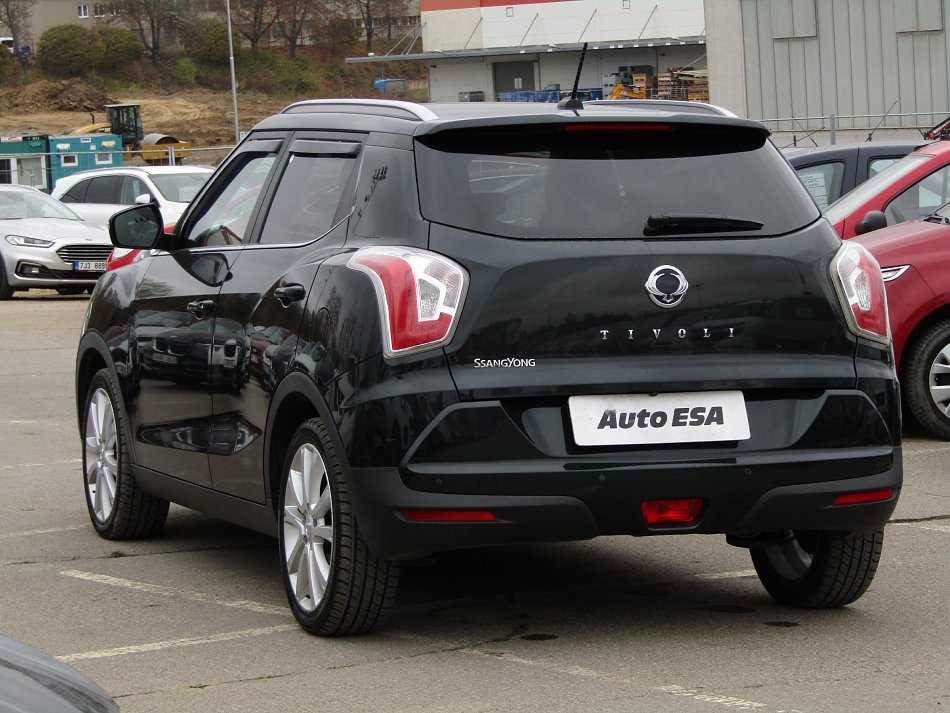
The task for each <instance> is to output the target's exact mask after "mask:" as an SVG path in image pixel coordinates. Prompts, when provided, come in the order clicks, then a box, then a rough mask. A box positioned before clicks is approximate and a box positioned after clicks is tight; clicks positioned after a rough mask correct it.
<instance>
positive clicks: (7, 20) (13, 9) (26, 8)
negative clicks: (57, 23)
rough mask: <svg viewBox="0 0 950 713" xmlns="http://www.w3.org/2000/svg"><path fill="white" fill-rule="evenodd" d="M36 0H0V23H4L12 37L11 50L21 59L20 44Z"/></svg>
mask: <svg viewBox="0 0 950 713" xmlns="http://www.w3.org/2000/svg"><path fill="white" fill-rule="evenodd" d="M35 2H36V0H0V25H6V26H7V27H8V28H9V30H10V36H11V37H12V38H13V51H14V53H15V54H16V56H17V58H18V59H20V60H21V61H23V60H24V59H25V58H24V57H22V56H21V55H20V50H19V48H20V45H22V44H24V42H23V40H24V37H25V36H26V35H27V33H28V30H27V27H28V26H29V24H30V16H31V15H32V13H33V4H34V3H35Z"/></svg>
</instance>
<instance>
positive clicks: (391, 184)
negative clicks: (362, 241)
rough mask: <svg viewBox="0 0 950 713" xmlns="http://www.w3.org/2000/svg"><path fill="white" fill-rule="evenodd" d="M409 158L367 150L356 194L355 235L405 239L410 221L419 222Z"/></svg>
mask: <svg viewBox="0 0 950 713" xmlns="http://www.w3.org/2000/svg"><path fill="white" fill-rule="evenodd" d="M418 205H419V199H418V197H417V196H416V182H415V180H413V175H412V154H411V153H410V152H409V151H402V150H399V149H391V148H380V147H378V146H367V147H366V151H365V153H364V155H363V167H362V169H361V171H360V184H359V186H358V187H357V191H356V211H355V213H354V218H355V220H356V234H357V235H361V236H364V237H369V238H394V239H405V237H406V236H407V234H408V232H409V227H408V222H409V220H410V218H415V220H420V219H421V216H419V215H418Z"/></svg>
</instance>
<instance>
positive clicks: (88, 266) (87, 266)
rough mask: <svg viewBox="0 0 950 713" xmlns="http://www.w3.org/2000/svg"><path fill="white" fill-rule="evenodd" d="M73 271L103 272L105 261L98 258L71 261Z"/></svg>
mask: <svg viewBox="0 0 950 713" xmlns="http://www.w3.org/2000/svg"><path fill="white" fill-rule="evenodd" d="M73 271H74V272H105V271H106V263H105V261H99V260H77V261H75V262H74V263H73Z"/></svg>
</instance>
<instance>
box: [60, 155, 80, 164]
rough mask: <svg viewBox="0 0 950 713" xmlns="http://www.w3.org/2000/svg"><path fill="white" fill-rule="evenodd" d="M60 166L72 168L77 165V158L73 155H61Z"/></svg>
mask: <svg viewBox="0 0 950 713" xmlns="http://www.w3.org/2000/svg"><path fill="white" fill-rule="evenodd" d="M60 164H61V165H62V166H63V167H64V168H71V167H72V168H74V167H76V166H78V165H79V157H78V156H77V155H76V154H74V153H67V154H63V155H62V157H61V159H60Z"/></svg>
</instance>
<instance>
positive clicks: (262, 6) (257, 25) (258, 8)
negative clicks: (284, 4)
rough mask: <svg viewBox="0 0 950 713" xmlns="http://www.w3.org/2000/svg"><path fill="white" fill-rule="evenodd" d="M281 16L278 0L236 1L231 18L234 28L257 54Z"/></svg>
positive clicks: (233, 4) (232, 7)
mask: <svg viewBox="0 0 950 713" xmlns="http://www.w3.org/2000/svg"><path fill="white" fill-rule="evenodd" d="M278 15H279V5H278V0H234V2H232V3H231V17H232V19H233V20H234V26H235V28H236V29H237V31H238V32H240V33H241V35H243V37H244V38H245V39H246V40H247V41H248V42H250V44H251V51H252V52H257V50H258V48H259V46H260V43H261V40H263V39H265V38H266V37H267V35H268V34H269V33H270V30H271V28H272V27H273V26H274V25H275V24H276V23H277V19H278Z"/></svg>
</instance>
